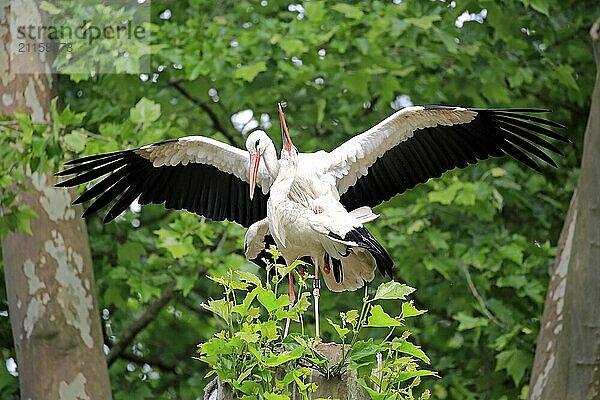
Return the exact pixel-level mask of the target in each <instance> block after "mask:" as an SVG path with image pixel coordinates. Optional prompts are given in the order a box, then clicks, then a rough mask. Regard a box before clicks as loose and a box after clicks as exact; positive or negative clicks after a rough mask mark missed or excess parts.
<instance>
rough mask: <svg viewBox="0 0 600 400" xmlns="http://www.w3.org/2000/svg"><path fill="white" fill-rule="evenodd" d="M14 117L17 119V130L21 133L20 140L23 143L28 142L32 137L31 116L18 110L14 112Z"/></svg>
mask: <svg viewBox="0 0 600 400" xmlns="http://www.w3.org/2000/svg"><path fill="white" fill-rule="evenodd" d="M15 117H16V118H17V121H19V130H20V131H21V132H22V133H23V136H22V137H21V140H22V141H23V143H24V144H30V143H31V138H32V137H33V123H32V122H31V117H30V116H29V115H26V114H22V113H20V112H15Z"/></svg>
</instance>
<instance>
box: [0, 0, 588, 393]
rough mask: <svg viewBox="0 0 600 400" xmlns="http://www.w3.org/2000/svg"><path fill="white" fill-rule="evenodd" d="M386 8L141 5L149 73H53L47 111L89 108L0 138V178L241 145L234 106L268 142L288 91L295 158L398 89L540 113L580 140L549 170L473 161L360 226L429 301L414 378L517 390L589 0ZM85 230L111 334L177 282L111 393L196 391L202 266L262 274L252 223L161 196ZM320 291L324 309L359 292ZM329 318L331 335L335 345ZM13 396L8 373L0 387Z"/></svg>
mask: <svg viewBox="0 0 600 400" xmlns="http://www.w3.org/2000/svg"><path fill="white" fill-rule="evenodd" d="M395 3H396V2H392V1H357V2H347V3H340V2H334V1H300V2H298V3H291V2H289V1H280V0H268V1H263V2H260V1H239V2H238V1H236V2H233V1H231V2H229V1H217V2H214V1H208V0H206V1H203V0H188V1H166V0H165V1H153V3H152V23H153V34H154V39H153V43H154V47H153V48H154V50H155V54H154V56H153V58H152V68H153V71H154V73H153V74H150V75H148V76H144V77H143V78H144V79H141V77H140V76H138V75H123V74H121V75H100V76H95V77H84V76H81V75H72V76H67V75H62V76H60V78H59V97H58V103H59V105H60V106H61V107H65V106H69V107H70V110H72V111H73V113H85V114H82V115H81V116H77V115H76V114H73V113H71V112H69V113H66V114H65V113H63V114H62V115H56V116H55V118H54V119H55V120H57V119H58V120H60V121H62V123H61V124H59V126H56V125H55V126H54V127H53V130H52V132H50V133H49V132H42V131H40V130H39V129H38V130H35V129H33V128H32V132H31V134H30V136H29V138H30V140H29V141H24V140H23V138H22V137H20V136H17V135H12V136H11V135H9V134H7V135H3V137H2V139H0V142H1V143H2V144H3V146H2V147H0V158H1V160H2V161H0V163H1V166H2V171H3V174H2V175H3V176H5V177H4V178H2V179H0V185H1V186H2V187H3V188H7V187H9V186H10V184H11V183H12V179H13V178H16V177H18V176H19V173H20V172H19V171H21V168H22V166H23V165H24V164H26V163H27V164H29V165H30V166H31V167H32V169H53V170H56V169H57V168H59V166H60V164H61V162H62V160H63V159H70V158H72V157H76V156H79V155H82V154H95V153H100V152H107V151H112V150H117V149H123V148H130V147H133V146H138V145H143V144H148V143H151V142H154V141H158V140H161V139H165V138H171V137H180V136H184V135H191V134H199V135H208V136H212V137H215V138H217V139H220V140H224V141H228V142H231V143H233V144H236V145H242V144H243V141H244V137H243V135H242V134H241V133H240V132H239V131H238V130H236V128H235V127H234V126H233V125H232V123H231V115H232V114H234V113H236V112H239V111H241V110H246V109H250V110H252V111H253V113H254V116H255V118H256V119H257V120H258V121H261V115H263V114H266V116H268V118H269V119H270V121H273V122H272V125H270V124H269V123H267V124H266V125H264V126H263V128H264V129H265V130H266V131H267V132H268V133H269V134H270V135H271V136H272V137H273V138H274V139H275V141H276V143H277V142H278V140H279V139H278V137H279V135H278V133H279V126H278V123H277V122H276V121H277V119H276V113H275V105H276V102H277V101H279V100H285V101H287V103H288V108H287V114H286V116H287V119H288V126H289V127H290V129H291V132H292V135H293V137H294V141H295V143H296V144H297V145H298V147H299V149H300V150H301V151H311V150H316V149H319V148H325V149H332V148H334V147H335V146H337V145H338V144H340V143H341V142H342V141H343V140H345V139H347V138H349V137H350V136H351V135H353V134H356V133H359V132H362V131H363V130H365V129H367V128H369V127H370V126H372V125H374V124H375V123H376V122H378V121H380V120H381V119H383V118H385V117H386V116H388V115H389V114H391V113H392V112H393V109H392V108H391V103H392V102H393V101H394V100H395V99H396V98H397V96H401V95H407V96H409V97H410V100H411V101H412V103H414V104H449V105H461V106H476V107H543V108H549V109H551V110H552V111H553V113H552V118H553V119H555V120H557V121H559V122H562V123H564V124H566V125H567V126H568V127H569V129H568V132H567V135H568V136H569V137H570V138H571V139H572V140H573V141H574V142H575V146H573V147H565V148H564V150H565V153H566V157H564V158H560V159H557V161H558V162H559V164H560V168H559V169H545V174H544V175H539V174H536V173H534V172H533V171H530V170H527V169H526V168H525V167H523V166H521V165H517V163H515V162H513V161H511V160H507V159H500V160H489V161H485V162H482V163H480V164H479V165H476V166H472V167H469V168H467V169H464V170H460V171H452V172H449V173H446V174H445V175H444V176H442V177H441V178H440V179H437V180H434V181H431V182H428V183H427V184H423V185H419V186H418V187H417V188H415V189H414V190H412V191H410V192H408V193H406V194H403V195H401V196H398V197H396V198H395V199H393V200H392V201H390V202H388V203H386V204H384V205H382V206H380V207H378V209H377V210H376V211H377V212H378V213H381V215H382V217H381V218H380V219H379V220H378V221H376V222H374V223H372V224H370V229H372V231H373V232H374V233H375V234H376V236H377V237H378V238H380V239H381V241H382V243H384V245H385V246H386V248H387V249H388V250H389V251H390V252H391V254H392V257H393V258H394V260H395V261H396V269H395V277H396V280H399V281H402V282H406V283H407V284H409V285H411V286H414V287H416V288H418V291H417V292H416V301H417V306H418V308H421V309H428V310H429V312H428V313H427V314H425V315H424V316H422V317H421V318H419V320H418V322H417V325H416V326H414V327H411V328H412V330H413V331H414V340H415V341H416V342H417V343H418V344H419V345H421V346H422V347H423V349H424V350H425V351H426V352H427V354H428V355H429V356H430V358H431V367H432V369H434V370H436V371H438V372H439V374H440V375H441V377H442V379H439V380H429V381H428V382H425V383H424V386H427V385H429V387H430V388H431V390H432V395H433V398H438V399H517V398H525V395H526V392H527V389H528V388H527V382H528V374H529V370H530V367H531V364H532V360H533V354H534V349H535V348H534V346H535V338H536V335H537V332H538V329H539V324H540V317H541V313H542V308H543V301H544V297H545V290H546V286H547V282H548V277H549V270H550V268H551V265H552V261H553V256H554V252H555V243H556V241H557V239H558V235H559V233H560V228H561V226H562V221H563V218H564V215H565V211H566V209H567V207H568V202H569V199H570V196H571V194H572V191H573V189H574V185H575V179H576V176H577V167H576V166H578V161H579V156H580V152H581V145H582V140H581V138H582V134H583V131H584V127H585V122H586V116H587V111H588V108H589V97H590V93H591V89H592V85H593V80H594V77H595V69H594V65H593V59H592V53H591V49H590V47H589V45H588V44H589V43H588V42H589V39H588V34H587V32H588V29H589V27H590V26H591V24H592V23H593V20H594V19H595V18H596V17H597V16H598V15H597V11H598V8H597V4H595V2H594V1H574V0H573V1H564V2H559V1H556V0H522V1H484V0H481V1H471V0H467V1H463V0H456V1H453V2H445V1H414V0H412V1H408V0H404V1H402V2H397V3H399V4H395ZM299 6H301V7H299ZM594 6H596V7H594ZM71 7H72V6H71ZM167 9H168V10H170V17H169V18H168V19H165V17H166V14H165V13H164V11H165V10H167ZM483 9H485V10H487V13H486V15H485V18H483V20H482V22H481V23H480V22H476V21H468V22H464V25H462V27H458V26H457V25H456V20H457V18H458V17H459V16H460V15H461V14H463V13H464V12H465V11H469V12H470V13H480V12H481V11H482V10H483ZM76 11H77V10H76ZM81 12H82V13H83V12H84V11H83V7H82V10H81ZM75 14H76V13H75ZM161 15H162V18H161V17H160V16H161ZM73 18H78V16H77V15H75V16H74V17H73ZM106 57H111V56H110V55H107V56H106ZM109 61H110V60H104V62H109ZM146 78H147V79H146ZM178 88H179V89H178ZM181 88H184V90H185V91H186V93H187V94H189V95H191V96H192V97H193V99H190V98H189V96H188V97H186V96H185V95H184V94H183V93H182V91H181ZM263 121H266V117H263ZM23 124H25V125H26V123H23ZM23 124H22V126H21V128H23V126H25V125H23ZM19 146H20V147H19ZM17 148H24V149H25V150H26V151H24V152H23V154H25V156H21V155H20V153H18V152H16V151H15V149H17ZM6 171H10V174H8V175H6V174H5V173H4V172H6ZM6 176H8V178H6ZM2 193H3V201H4V202H7V201H9V200H10V199H9V198H7V197H6V196H7V195H6V193H5V192H2ZM27 218H28V214H27V210H13V214H10V213H9V214H7V215H5V216H3V217H2V219H1V220H0V226H1V227H3V229H4V230H5V229H8V228H10V229H21V230H25V229H26V224H23V223H20V222H19V221H23V220H26V219H27ZM87 222H88V229H89V233H90V245H91V247H92V253H93V258H94V270H95V274H96V280H97V290H98V296H99V304H100V307H101V309H102V310H103V313H102V315H103V325H104V330H105V335H106V338H107V339H106V343H107V345H108V346H111V344H112V343H114V342H115V341H118V340H119V338H120V337H121V336H122V335H123V333H124V332H125V331H126V330H127V327H128V326H129V324H130V323H131V321H132V319H133V318H135V317H136V316H137V315H139V314H141V313H142V312H143V311H144V310H145V309H146V307H147V306H148V304H149V303H151V302H152V301H153V300H155V299H156V298H157V296H159V295H160V293H161V290H162V289H163V288H164V287H165V286H166V285H168V284H169V283H171V282H175V283H176V287H177V289H178V292H177V295H176V296H175V298H174V300H173V301H172V302H171V303H170V305H168V306H167V307H166V308H165V309H164V310H163V311H162V312H161V313H160V314H159V315H158V317H157V318H156V319H155V320H154V321H153V322H152V323H151V324H150V325H149V326H148V328H146V329H145V330H144V331H143V332H141V333H140V334H139V335H138V336H137V337H136V339H135V341H134V344H133V345H132V346H129V347H128V348H127V350H126V351H125V355H124V357H122V358H120V359H119V360H117V361H116V362H115V363H114V364H113V365H112V366H111V368H110V374H111V381H112V385H113V390H114V396H115V398H117V399H119V398H127V399H155V398H166V399H179V398H181V399H194V398H197V397H199V396H201V393H202V388H203V387H204V385H205V383H206V380H205V378H204V375H205V374H206V372H207V371H206V370H203V369H202V365H201V364H199V363H197V362H194V361H193V360H192V359H191V356H192V355H193V354H194V352H195V349H196V344H197V343H199V342H200V341H205V340H207V339H208V338H210V337H211V335H212V334H213V333H214V332H215V331H217V330H220V329H222V328H223V326H221V325H220V322H219V321H217V320H215V319H214V318H213V317H212V316H211V315H210V314H209V313H207V312H206V311H204V310H203V309H202V308H201V306H200V304H201V303H202V302H206V301H207V300H208V299H210V298H212V297H217V296H218V295H219V292H220V289H219V288H218V287H216V285H215V284H214V283H213V282H211V281H209V280H208V279H207V278H206V275H207V274H211V275H216V276H218V275H220V274H224V273H225V271H226V270H227V269H229V268H233V269H236V268H243V269H245V270H248V271H256V267H255V266H253V265H251V264H249V263H247V262H246V261H245V259H244V257H243V244H242V238H243V234H244V230H243V229H242V228H241V227H240V226H237V225H235V224H230V223H214V222H210V221H205V220H204V219H203V218H199V217H197V216H194V215H191V214H187V213H182V212H179V213H175V212H166V211H165V210H164V209H163V208H162V207H160V206H147V207H144V208H143V209H142V210H141V212H134V211H127V212H126V213H125V214H124V215H123V216H122V217H120V218H118V219H117V220H116V221H115V222H113V223H111V224H108V225H102V223H101V221H100V218H99V217H98V216H92V217H90V218H89V219H88V221H87ZM0 231H2V229H0ZM3 286H4V285H2V287H3ZM376 286H377V282H375V283H374V284H373V287H376ZM1 290H2V293H0V299H2V303H3V305H2V309H3V310H7V309H8V307H7V304H6V294H5V291H4V289H1ZM322 292H323V294H322V302H321V304H322V315H324V316H328V315H337V313H338V310H340V309H346V308H348V305H350V304H358V303H359V302H360V297H361V296H362V293H344V294H333V293H330V292H328V291H327V290H323V291H322ZM324 329H325V330H327V329H329V331H326V332H325V334H324V337H325V339H326V340H327V339H330V338H333V337H334V336H332V333H333V332H331V328H330V327H325V326H324ZM0 346H1V347H2V349H1V351H2V356H3V358H4V360H7V359H8V358H10V357H14V349H13V344H12V338H11V334H10V326H9V320H8V317H7V316H6V315H5V313H3V314H2V315H1V316H0ZM17 390H18V387H17V384H16V379H15V378H14V377H12V376H10V375H9V374H8V372H7V371H6V369H5V367H4V366H0V394H1V397H2V398H9V396H12V395H14V394H15V393H16V392H17Z"/></svg>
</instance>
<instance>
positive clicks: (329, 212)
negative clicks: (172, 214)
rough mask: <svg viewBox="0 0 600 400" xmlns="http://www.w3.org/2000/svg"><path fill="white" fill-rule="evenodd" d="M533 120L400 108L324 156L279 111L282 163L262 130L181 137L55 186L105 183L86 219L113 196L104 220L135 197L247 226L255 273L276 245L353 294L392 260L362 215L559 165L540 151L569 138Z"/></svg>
mask: <svg viewBox="0 0 600 400" xmlns="http://www.w3.org/2000/svg"><path fill="white" fill-rule="evenodd" d="M541 111H542V110H536V109H498V110H484V109H466V108H459V107H444V106H416V107H408V108H405V109H402V110H400V111H398V112H396V113H394V114H392V115H391V116H389V117H388V118H386V119H385V120H383V121H382V122H380V123H379V124H377V125H375V126H374V127H372V128H371V129H369V130H367V131H366V132H364V133H362V134H360V135H357V136H355V137H353V138H351V139H350V140H348V141H347V142H345V143H344V144H342V145H341V146H339V147H338V148H336V149H335V150H333V151H331V152H329V153H328V152H324V151H319V152H316V153H301V154H298V152H297V150H296V149H295V148H294V147H293V145H292V143H291V139H290V138H289V134H288V132H287V127H285V121H284V119H283V114H282V113H281V114H280V116H281V120H282V127H283V128H284V129H283V131H284V135H283V136H284V149H283V150H282V159H281V160H278V159H277V154H276V151H275V147H274V145H273V142H272V141H271V139H269V137H268V136H267V135H266V133H264V132H263V131H255V132H253V133H252V134H250V135H249V136H248V138H247V140H246V151H244V150H241V149H238V148H235V147H233V146H230V145H227V144H224V143H221V142H219V141H216V140H214V139H210V138H206V137H202V136H189V137H184V138H180V139H174V140H168V141H165V142H160V143H156V144H152V145H148V146H144V147H141V148H139V149H134V150H126V151H122V152H116V153H109V154H103V155H97V156H88V157H84V158H81V159H78V160H73V161H71V162H69V163H67V164H68V165H71V167H70V168H69V169H67V170H65V171H63V172H61V173H59V175H69V174H76V176H75V177H72V178H70V179H68V180H66V181H64V182H61V183H60V184H59V185H58V186H74V185H78V184H81V183H85V182H89V181H91V180H94V179H96V178H100V177H102V176H105V175H106V176H105V177H104V178H103V179H102V180H101V181H100V182H98V183H97V184H96V185H95V186H93V187H91V188H89V189H88V190H87V191H85V192H84V193H83V194H82V195H81V196H80V198H79V199H77V200H76V202H83V201H88V200H92V199H94V198H95V201H94V202H93V203H92V204H91V206H90V207H89V208H88V209H87V210H86V214H85V215H89V214H91V213H93V212H95V211H98V210H99V209H101V208H103V207H105V206H107V205H108V204H109V203H110V202H111V201H113V200H115V199H116V200H117V201H116V203H115V204H114V205H113V206H112V208H111V209H110V211H109V212H108V214H107V216H106V218H105V221H110V220H112V219H114V218H115V217H116V216H117V215H118V214H119V213H121V212H122V211H123V210H125V209H126V208H127V207H128V206H129V204H130V203H131V202H132V201H133V200H134V199H136V198H137V197H139V198H140V203H141V204H147V203H165V205H166V206H167V207H169V208H175V209H187V210H190V211H192V212H196V213H198V214H200V215H204V216H206V217H208V218H211V219H214V220H224V219H228V220H231V221H236V222H238V223H240V224H242V225H244V226H247V227H250V228H249V230H248V233H247V236H246V241H245V245H246V256H247V257H248V258H249V259H253V260H255V261H257V262H258V263H259V264H260V263H261V257H263V256H264V249H265V246H267V245H269V244H272V243H276V244H277V245H278V247H279V249H280V251H281V252H282V254H283V255H284V258H285V259H286V262H288V263H291V262H292V261H293V260H295V259H296V258H299V257H303V256H310V257H311V258H312V259H313V261H314V262H315V263H316V264H317V265H319V266H320V267H321V269H322V271H323V272H324V277H325V282H326V283H327V286H328V287H329V288H330V289H331V290H334V291H340V290H354V289H356V288H358V287H360V286H362V285H363V284H364V282H365V281H370V280H372V279H373V270H374V269H375V267H376V266H377V267H379V269H380V270H381V271H382V272H383V273H387V274H390V275H391V266H392V261H391V259H390V258H389V255H388V254H387V252H386V251H385V250H384V249H383V247H382V246H381V245H380V244H379V243H378V242H377V241H376V240H375V238H373V236H371V235H370V233H369V232H368V231H367V230H366V229H365V228H364V227H363V224H364V223H366V222H368V221H371V220H373V219H374V218H376V215H375V214H373V213H372V212H371V209H370V207H373V206H375V205H377V204H379V203H381V202H383V201H385V200H387V199H389V198H391V197H393V196H394V195H396V194H398V193H402V192H403V191H405V190H407V189H410V188H411V187H413V186H415V185H416V184H418V183H422V182H425V181H427V180H428V179H430V178H432V177H437V176H440V175H441V174H442V173H443V172H445V171H447V170H450V169H453V168H456V167H461V168H462V167H465V166H467V165H468V164H470V163H475V162H477V161H478V160H481V159H485V158H489V157H498V156H503V155H510V156H513V157H514V158H516V159H518V160H519V161H521V162H523V163H524V164H526V165H528V166H530V167H531V168H534V169H536V170H538V171H540V168H539V166H538V164H537V163H536V162H535V161H533V160H532V158H531V157H530V156H531V155H533V156H535V157H537V158H538V159H539V160H541V161H543V162H546V163H548V164H551V165H555V163H554V161H553V160H552V159H551V158H550V157H549V156H548V155H547V154H546V153H545V152H544V151H542V150H541V149H546V150H550V151H553V152H557V153H560V150H558V149H557V148H556V147H555V146H554V145H553V144H551V143H550V142H548V141H547V140H545V138H544V137H550V138H554V139H558V140H561V141H565V142H568V139H566V138H565V137H564V136H562V135H559V134H557V133H555V132H554V131H553V130H551V129H549V127H554V128H561V127H562V126H561V125H559V124H557V123H555V122H552V121H549V120H546V119H542V118H539V117H536V116H531V115H529V114H535V113H538V112H541ZM525 113H527V114H525ZM255 186H258V187H259V188H260V190H259V191H257V193H256V194H255V193H254V187H255ZM348 210H354V211H351V212H348Z"/></svg>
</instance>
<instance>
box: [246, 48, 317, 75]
mask: <svg viewBox="0 0 600 400" xmlns="http://www.w3.org/2000/svg"><path fill="white" fill-rule="evenodd" d="M277 44H278V45H279V47H281V49H282V50H283V51H285V54H286V55H287V56H288V57H292V56H296V57H300V56H301V55H302V54H304V53H306V52H307V51H308V46H306V45H305V44H304V42H302V40H300V39H286V40H280V41H279V42H277ZM265 70H266V68H265V69H263V70H261V71H258V72H262V71H265ZM258 72H257V74H258ZM252 79H254V77H252ZM252 79H250V81H252Z"/></svg>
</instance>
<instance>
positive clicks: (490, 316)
mask: <svg viewBox="0 0 600 400" xmlns="http://www.w3.org/2000/svg"><path fill="white" fill-rule="evenodd" d="M463 272H464V273H465V277H466V278H467V285H469V289H471V293H473V296H475V298H476V299H477V302H479V305H480V306H481V309H482V310H483V313H484V314H485V316H486V317H488V319H489V320H490V321H492V322H493V323H494V324H496V325H498V326H499V327H500V328H502V329H506V330H508V329H509V327H508V326H506V325H505V324H503V323H502V322H500V321H498V320H497V319H496V317H494V314H492V312H491V311H490V310H489V309H488V308H487V306H486V305H485V300H484V299H483V297H481V295H480V294H479V292H478V291H477V288H476V287H475V284H474V283H473V280H472V279H471V273H469V267H468V266H467V265H463Z"/></svg>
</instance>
